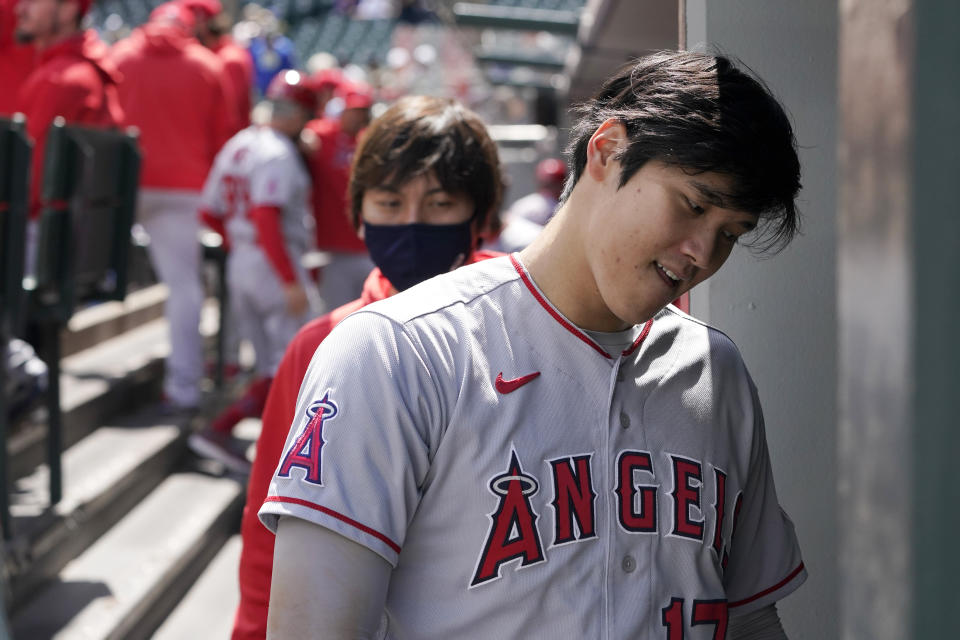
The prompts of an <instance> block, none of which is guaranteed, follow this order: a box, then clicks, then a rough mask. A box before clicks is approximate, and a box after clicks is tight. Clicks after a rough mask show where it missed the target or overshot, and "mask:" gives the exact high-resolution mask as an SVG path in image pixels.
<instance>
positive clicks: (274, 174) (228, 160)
mask: <svg viewBox="0 0 960 640" xmlns="http://www.w3.org/2000/svg"><path fill="white" fill-rule="evenodd" d="M266 98H267V100H268V101H269V103H270V110H271V114H270V122H269V124H268V125H267V126H256V125H253V126H250V127H247V128H246V129H244V130H243V131H241V132H240V133H238V134H237V135H235V136H234V137H233V138H231V139H230V141H229V142H227V144H226V145H225V146H224V147H223V149H222V150H221V151H220V153H219V154H217V159H216V161H215V163H214V167H213V170H212V171H211V172H210V175H209V176H208V177H207V181H206V184H205V185H204V189H203V199H202V203H201V213H200V215H201V218H202V219H203V220H204V221H205V222H206V223H207V224H208V225H209V226H210V227H211V228H213V229H214V230H215V231H218V232H220V233H221V235H224V236H225V237H226V238H227V240H228V241H229V243H230V254H229V258H228V259H227V284H228V286H229V288H230V306H231V317H232V318H233V319H234V320H236V321H237V324H238V329H239V332H240V335H241V336H242V337H244V338H247V339H249V340H250V341H251V342H252V343H253V348H254V351H255V352H256V357H257V367H256V379H255V380H254V381H253V382H252V383H251V385H250V387H249V388H248V389H247V390H246V392H245V393H244V394H243V396H242V397H241V398H240V399H239V400H237V401H236V402H235V403H234V404H232V405H231V406H230V407H228V408H227V409H226V410H225V411H223V412H222V413H221V414H220V415H219V416H217V417H216V418H215V419H214V420H213V422H212V423H211V425H210V427H208V428H207V429H205V430H204V431H203V432H201V433H197V434H194V435H192V436H191V437H190V439H189V444H190V447H191V448H192V449H193V450H194V451H195V452H197V453H198V454H200V455H204V456H208V457H212V458H215V459H217V460H219V461H220V462H222V463H223V464H225V465H226V466H228V467H229V468H232V469H234V470H237V471H247V470H249V462H248V461H247V460H246V458H245V457H244V456H243V455H242V454H240V453H238V452H237V451H235V449H234V445H233V442H232V437H231V432H232V431H233V427H234V426H235V425H236V423H237V422H239V421H240V420H241V419H242V418H244V417H248V416H259V415H260V412H261V411H262V410H263V404H264V402H265V401H266V397H267V392H268V391H269V389H270V383H271V380H272V379H273V376H274V373H275V371H276V369H277V365H278V364H279V363H280V359H281V358H282V357H283V352H284V350H285V349H286V347H287V344H289V342H290V340H291V339H293V336H294V335H295V334H296V332H297V330H298V329H299V328H300V327H301V326H303V324H304V323H305V322H306V321H308V320H309V319H310V318H311V317H312V316H313V315H315V314H316V312H318V310H319V309H320V302H319V299H318V297H317V295H316V290H315V288H314V285H313V282H312V280H311V279H310V277H309V276H308V275H307V273H306V271H305V269H304V267H303V266H302V264H301V261H302V258H303V256H304V254H305V253H307V251H308V250H310V249H311V248H312V247H313V237H314V236H313V226H312V216H311V215H310V208H309V198H310V176H309V174H308V173H307V171H306V168H305V167H304V165H303V160H302V159H301V155H300V151H299V149H298V148H297V140H298V139H299V136H300V132H301V130H302V129H303V127H304V125H306V123H307V122H308V121H309V120H310V118H311V117H312V116H313V113H314V111H315V110H316V95H315V94H314V92H313V90H312V89H311V88H310V87H309V86H307V83H306V79H305V77H304V76H303V75H302V74H300V73H299V72H297V71H285V72H283V73H280V74H278V75H277V76H276V77H275V78H274V79H273V81H272V82H271V83H270V87H269V88H268V89H267V94H266Z"/></svg>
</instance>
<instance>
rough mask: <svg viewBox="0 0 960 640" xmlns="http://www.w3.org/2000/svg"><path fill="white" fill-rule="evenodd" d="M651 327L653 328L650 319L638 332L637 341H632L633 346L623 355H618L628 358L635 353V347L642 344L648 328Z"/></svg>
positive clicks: (648, 330) (648, 331) (651, 319)
mask: <svg viewBox="0 0 960 640" xmlns="http://www.w3.org/2000/svg"><path fill="white" fill-rule="evenodd" d="M652 326H653V318H650V319H649V320H647V323H646V324H645V325H643V329H642V330H641V331H640V335H638V336H637V339H636V340H634V341H633V344H632V345H630V348H629V349H627V350H626V351H624V352H623V353H621V354H620V355H622V356H629V355H630V354H632V353H633V352H634V351H636V350H637V347H639V346H640V345H641V344H643V341H644V340H645V339H646V337H647V334H648V333H650V327H652Z"/></svg>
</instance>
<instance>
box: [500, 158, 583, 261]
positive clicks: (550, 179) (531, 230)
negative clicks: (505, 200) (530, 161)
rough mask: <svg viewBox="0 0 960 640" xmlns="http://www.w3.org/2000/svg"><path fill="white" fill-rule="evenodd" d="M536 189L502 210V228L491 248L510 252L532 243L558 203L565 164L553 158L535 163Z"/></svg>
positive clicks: (565, 174) (564, 173)
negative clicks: (504, 210)
mask: <svg viewBox="0 0 960 640" xmlns="http://www.w3.org/2000/svg"><path fill="white" fill-rule="evenodd" d="M536 174H537V190H536V191H534V192H533V193H529V194H527V195H525V196H523V197H522V198H519V199H518V200H517V201H516V202H514V203H513V204H512V205H510V208H508V209H507V211H506V213H504V215H503V218H504V222H505V224H504V228H503V231H501V232H500V235H499V236H498V237H497V238H496V239H495V240H494V242H493V248H495V249H497V250H498V251H505V252H508V253H510V252H513V251H519V250H520V249H523V248H524V247H526V246H527V245H528V244H530V243H531V242H533V239H534V238H536V237H537V236H538V235H539V234H540V231H542V230H543V227H544V226H546V224H547V223H548V222H549V221H550V218H552V217H553V214H554V213H555V212H556V210H557V205H558V204H559V203H560V200H559V199H560V194H561V193H563V181H564V180H565V179H566V177H567V167H566V165H565V164H563V162H562V161H560V160H558V159H556V158H546V159H544V160H541V161H540V162H539V163H537V171H536Z"/></svg>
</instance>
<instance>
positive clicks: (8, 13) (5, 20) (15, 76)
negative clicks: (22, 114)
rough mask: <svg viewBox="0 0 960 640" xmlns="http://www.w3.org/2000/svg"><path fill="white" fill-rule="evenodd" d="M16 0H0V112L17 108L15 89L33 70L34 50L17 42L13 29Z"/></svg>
mask: <svg viewBox="0 0 960 640" xmlns="http://www.w3.org/2000/svg"><path fill="white" fill-rule="evenodd" d="M17 1H18V0H0V87H3V89H2V90H0V114H3V115H10V114H12V113H13V112H15V111H16V110H17V109H16V107H17V91H18V90H19V89H20V86H21V85H22V84H23V83H24V82H25V81H26V79H27V76H29V75H30V72H31V71H33V67H34V58H35V56H36V51H35V50H34V48H33V46H32V45H29V44H17V41H16V39H15V38H14V31H15V30H16V26H17V17H16V15H14V13H13V8H14V7H15V6H16V5H17Z"/></svg>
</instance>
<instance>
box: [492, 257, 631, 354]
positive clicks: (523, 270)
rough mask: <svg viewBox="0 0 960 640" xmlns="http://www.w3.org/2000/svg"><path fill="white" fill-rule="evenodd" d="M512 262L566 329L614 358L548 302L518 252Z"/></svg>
mask: <svg viewBox="0 0 960 640" xmlns="http://www.w3.org/2000/svg"><path fill="white" fill-rule="evenodd" d="M510 262H512V263H513V268H514V269H516V270H517V273H519V274H520V279H521V280H523V284H525V285H527V289H529V290H530V293H532V294H533V297H534V298H536V300H537V302H539V303H540V306H541V307H543V308H544V309H546V310H547V313H549V314H550V315H551V316H553V319H554V320H556V321H557V322H559V323H560V325H561V326H562V327H563V328H564V329H566V330H567V331H569V332H570V333H572V334H573V335H575V336H576V337H577V338H579V339H580V340H582V341H583V342H585V343H586V344H587V345H588V346H589V347H590V348H591V349H593V350H594V351H596V352H597V353H599V354H600V355H602V356H603V357H604V358H607V359H608V360H609V359H611V358H613V356H611V355H610V354H609V353H607V352H606V351H604V350H603V347H601V346H600V345H598V344H597V343H596V342H594V341H593V340H591V339H590V336H588V335H587V334H585V333H584V332H583V331H580V329H578V328H577V327H575V326H574V325H573V324H571V323H570V321H569V320H567V319H566V318H564V317H563V316H562V315H560V312H559V311H557V310H556V309H554V308H553V306H552V305H551V304H550V303H549V302H547V300H546V298H544V297H543V294H542V293H540V290H539V289H537V287H536V285H534V284H533V280H531V279H530V274H528V273H527V270H526V268H524V266H523V265H522V264H521V263H520V260H518V259H517V254H515V253H511V254H510Z"/></svg>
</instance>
